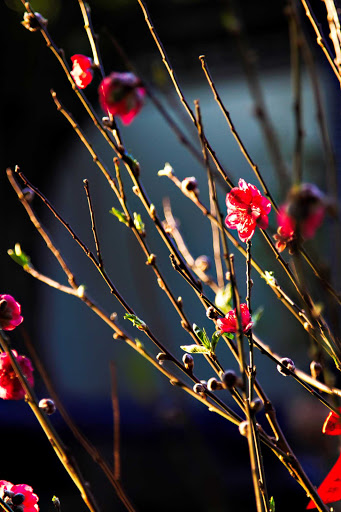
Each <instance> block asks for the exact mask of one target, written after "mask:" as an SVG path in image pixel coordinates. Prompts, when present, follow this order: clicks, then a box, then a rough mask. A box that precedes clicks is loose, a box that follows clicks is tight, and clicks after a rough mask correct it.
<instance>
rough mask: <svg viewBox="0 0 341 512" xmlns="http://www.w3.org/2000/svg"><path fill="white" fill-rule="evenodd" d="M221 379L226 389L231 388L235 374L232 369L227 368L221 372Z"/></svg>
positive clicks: (234, 381) (235, 378)
mask: <svg viewBox="0 0 341 512" xmlns="http://www.w3.org/2000/svg"><path fill="white" fill-rule="evenodd" d="M221 380H222V381H223V384H224V386H225V387H226V388H227V389H232V388H233V387H234V386H235V385H236V383H237V375H236V373H235V372H234V371H233V370H227V371H226V372H225V373H223V375H222V377H221Z"/></svg>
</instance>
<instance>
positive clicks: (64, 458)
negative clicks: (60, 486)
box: [0, 333, 99, 512]
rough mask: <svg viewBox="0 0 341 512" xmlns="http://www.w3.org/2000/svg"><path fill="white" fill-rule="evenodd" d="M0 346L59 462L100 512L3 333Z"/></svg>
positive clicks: (92, 509) (89, 507) (90, 508)
mask: <svg viewBox="0 0 341 512" xmlns="http://www.w3.org/2000/svg"><path fill="white" fill-rule="evenodd" d="M0 345H1V348H2V349H3V350H4V351H5V352H6V353H7V354H8V356H9V359H10V361H11V365H12V367H13V370H14V371H15V374H16V376H17V377H18V379H19V381H20V384H21V386H22V387H23V389H24V391H25V399H26V402H27V403H28V405H29V406H30V408H31V410H32V412H33V414H34V415H35V417H36V419H37V420H38V422H39V424H40V426H41V427H42V429H43V431H44V433H45V435H46V437H47V439H48V440H49V442H50V444H51V446H52V448H53V449H54V451H55V453H56V455H57V456H58V458H59V460H60V461H61V463H62V464H63V466H64V468H65V469H66V471H67V473H68V474H69V476H70V477H71V479H72V480H73V482H74V484H75V485H76V487H77V488H78V489H79V491H80V493H81V496H82V498H83V501H84V502H85V504H86V505H87V507H88V509H89V510H91V512H98V511H99V508H98V506H97V504H96V503H95V500H94V498H93V496H92V494H91V492H90V490H89V485H88V484H87V483H86V482H85V480H84V478H83V476H82V475H81V473H80V471H79V469H78V467H77V465H76V462H75V461H74V460H73V457H71V456H70V454H69V453H68V449H67V448H66V447H65V446H64V445H63V443H62V441H61V440H60V439H59V437H58V435H57V433H56V432H55V430H54V428H53V427H52V425H51V423H50V421H49V420H48V419H47V417H46V415H45V414H44V413H43V412H42V410H41V409H40V408H39V405H38V400H37V398H36V396H35V394H34V392H33V390H32V388H31V386H30V385H29V383H28V382H27V379H26V378H25V376H24V375H23V372H22V371H21V368H20V366H19V364H18V362H17V360H16V358H15V357H14V355H13V353H12V351H11V350H10V346H9V343H8V341H7V339H6V337H5V336H4V335H3V334H2V333H0Z"/></svg>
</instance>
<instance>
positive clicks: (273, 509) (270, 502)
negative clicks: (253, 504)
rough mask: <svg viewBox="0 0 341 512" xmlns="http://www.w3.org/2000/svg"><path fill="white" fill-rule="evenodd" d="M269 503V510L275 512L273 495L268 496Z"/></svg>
mask: <svg viewBox="0 0 341 512" xmlns="http://www.w3.org/2000/svg"><path fill="white" fill-rule="evenodd" d="M269 505H270V512H275V508H276V507H275V500H274V497H273V496H271V498H270V501H269Z"/></svg>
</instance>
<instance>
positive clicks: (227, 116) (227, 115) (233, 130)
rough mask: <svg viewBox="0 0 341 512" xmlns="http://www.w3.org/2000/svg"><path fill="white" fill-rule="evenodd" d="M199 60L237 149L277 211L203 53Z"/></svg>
mask: <svg viewBox="0 0 341 512" xmlns="http://www.w3.org/2000/svg"><path fill="white" fill-rule="evenodd" d="M199 60H200V62H201V66H202V69H203V71H204V73H205V76H206V79H207V81H208V84H209V86H210V88H211V90H212V92H213V95H214V99H215V100H216V102H217V103H218V105H219V107H220V109H221V111H222V112H223V114H224V116H225V119H226V121H227V123H228V125H229V127H230V130H231V133H232V135H233V136H234V138H235V140H236V141H237V143H238V146H239V149H240V151H241V152H242V154H243V155H244V157H245V159H246V161H247V162H248V164H249V165H250V167H251V169H252V170H253V172H254V173H255V175H256V176H257V179H258V180H259V182H260V184H261V186H262V188H263V190H264V193H265V195H266V197H267V198H268V199H269V201H270V202H271V204H272V206H273V207H274V209H275V210H276V211H278V207H277V205H276V203H275V200H274V199H273V197H272V195H271V193H270V191H269V189H268V187H267V186H266V183H265V181H264V179H263V177H262V175H261V173H260V171H259V169H258V166H257V165H256V164H255V163H254V162H253V160H252V158H251V156H250V155H249V153H248V151H247V149H246V147H245V146H244V144H243V142H242V140H241V138H240V136H239V134H238V132H237V130H236V128H235V126H234V124H233V122H232V119H231V116H230V113H229V112H228V111H227V109H226V108H225V106H224V104H223V102H222V100H221V98H220V96H219V94H218V91H217V88H216V86H215V84H214V82H213V79H212V75H211V73H210V72H209V69H208V67H207V63H206V58H205V55H200V57H199Z"/></svg>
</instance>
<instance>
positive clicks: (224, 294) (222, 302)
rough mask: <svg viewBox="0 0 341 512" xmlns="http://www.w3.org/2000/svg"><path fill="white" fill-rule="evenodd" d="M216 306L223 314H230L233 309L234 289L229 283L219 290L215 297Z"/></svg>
mask: <svg viewBox="0 0 341 512" xmlns="http://www.w3.org/2000/svg"><path fill="white" fill-rule="evenodd" d="M214 302H215V305H216V306H217V307H218V308H219V309H221V311H222V312H223V313H225V315H226V313H228V312H229V311H230V310H231V309H232V287H231V283H227V285H226V286H225V287H224V288H221V289H220V290H218V292H217V294H216V296H215V300H214Z"/></svg>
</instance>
